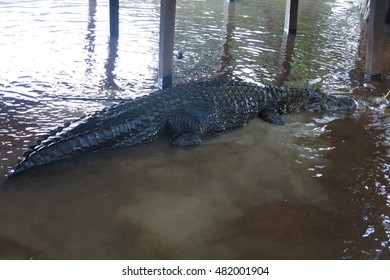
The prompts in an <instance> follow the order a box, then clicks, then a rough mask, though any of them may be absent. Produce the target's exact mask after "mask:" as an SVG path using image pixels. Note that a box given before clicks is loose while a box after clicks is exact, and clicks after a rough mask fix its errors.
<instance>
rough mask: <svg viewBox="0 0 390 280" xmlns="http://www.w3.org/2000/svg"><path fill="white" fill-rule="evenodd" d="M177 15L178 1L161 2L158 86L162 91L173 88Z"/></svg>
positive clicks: (167, 0)
mask: <svg viewBox="0 0 390 280" xmlns="http://www.w3.org/2000/svg"><path fill="white" fill-rule="evenodd" d="M175 14H176V0H161V6H160V43H159V66H158V84H159V86H160V88H162V89H166V88H168V87H170V86H172V71H173V44H174V37H175Z"/></svg>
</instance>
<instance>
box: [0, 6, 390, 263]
mask: <svg viewBox="0 0 390 280" xmlns="http://www.w3.org/2000/svg"><path fill="white" fill-rule="evenodd" d="M6 2H7V1H6ZM85 2H86V1H74V3H73V4H72V5H69V4H64V3H62V2H61V3H59V2H51V1H42V3H41V6H37V5H33V4H32V2H30V1H19V2H18V3H16V2H13V1H9V2H7V3H6V5H4V6H3V7H2V8H0V13H2V18H6V19H7V20H4V21H2V22H1V25H4V26H2V28H0V30H1V31H0V35H2V36H1V37H2V38H3V40H2V42H1V44H0V50H1V51H0V53H1V54H0V56H1V59H2V61H4V63H3V65H4V67H2V69H1V70H0V73H1V79H0V97H1V99H0V124H1V125H0V142H1V146H0V176H1V179H0V185H1V189H0V258H1V259H30V258H34V259H390V193H389V192H390V190H389V185H390V184H389V182H390V160H389V158H390V150H389V147H390V142H389V139H390V120H389V105H388V101H386V99H385V98H384V97H383V95H384V94H386V93H387V91H388V89H389V88H390V81H389V75H388V72H389V69H390V63H387V62H386V61H389V56H390V55H389V54H390V51H389V48H388V46H389V44H388V43H389V42H388V39H387V38H388V36H387V37H386V40H385V52H384V63H383V71H384V72H383V73H384V75H383V76H382V79H381V80H380V81H376V82H368V83H369V84H370V85H372V86H374V87H375V89H368V88H367V86H366V85H364V83H365V81H364V80H363V79H362V76H363V75H362V74H363V70H362V69H363V62H364V57H363V56H364V49H365V45H364V40H363V39H361V38H362V37H361V36H363V35H364V30H365V28H364V23H362V22H361V21H360V18H359V15H358V12H357V9H356V7H354V5H353V1H331V0H329V1H321V3H320V4H318V5H314V6H313V2H316V1H309V0H306V1H300V4H301V6H300V22H299V27H298V28H299V32H298V34H297V35H296V36H294V37H289V38H284V37H283V11H284V1H262V3H261V4H260V3H257V1H244V0H242V1H235V3H234V4H233V6H227V4H223V3H222V2H221V1H180V3H178V9H177V17H178V21H177V24H176V27H177V31H178V33H177V35H176V45H175V48H176V49H179V50H182V51H183V53H184V59H182V60H175V81H174V82H175V83H179V82H184V81H189V80H207V79H210V78H219V79H230V78H233V79H242V80H245V81H252V82H258V83H273V84H287V85H300V86H309V87H320V88H323V89H324V90H326V91H328V92H330V93H334V92H342V93H344V94H352V95H354V96H355V98H356V99H358V100H360V102H361V105H362V106H361V109H359V110H358V111H356V112H352V113H348V112H341V113H335V112H327V113H322V114H309V113H302V114H297V115H289V116H286V122H287V124H286V126H273V125H270V124H268V123H265V122H263V121H261V120H253V121H251V122H250V124H249V125H247V126H246V127H244V128H241V129H237V130H234V131H231V132H229V133H224V134H220V135H217V136H215V137H208V138H206V139H204V141H203V143H202V144H201V145H200V146H199V147H195V148H190V149H182V148H176V147H173V146H172V145H171V144H170V141H171V139H169V137H166V138H163V139H160V140H158V141H157V142H155V143H153V144H151V145H148V146H144V147H140V148H135V149H116V150H105V151H101V152H98V153H94V154H91V155H88V156H84V157H80V158H77V159H74V160H68V161H63V162H58V163H55V164H52V165H49V166H44V167H41V168H37V169H35V170H31V171H29V172H26V173H25V174H23V175H22V176H19V177H16V178H13V179H12V180H7V179H6V178H5V175H6V174H7V172H8V170H9V168H10V167H11V166H12V165H13V164H14V163H15V162H16V161H17V158H18V156H20V155H21V154H22V153H23V151H24V150H25V149H26V148H27V147H28V146H29V145H31V144H32V143H33V142H34V141H35V139H36V138H38V137H40V136H42V135H44V133H45V132H46V131H48V130H50V129H52V128H55V127H56V126H57V125H60V124H61V123H63V122H66V121H69V120H72V119H74V118H77V117H79V116H81V115H83V114H85V113H90V112H93V111H95V110H99V109H101V108H103V107H104V106H109V105H111V104H112V103H115V102H117V101H116V100H117V99H122V98H130V97H134V96H136V95H139V94H146V93H148V92H150V91H151V90H153V89H154V88H155V87H156V84H155V83H156V65H157V42H158V18H157V17H156V16H157V15H158V10H159V9H158V2H159V1H132V2H131V4H130V3H123V4H122V9H123V10H122V11H123V12H122V14H123V16H122V21H123V23H122V24H123V28H122V29H121V30H122V31H121V32H122V33H121V36H120V39H119V41H118V42H115V41H114V42H113V41H112V40H109V39H108V38H107V33H106V32H107V30H106V28H107V25H106V24H107V14H106V12H107V9H108V8H107V3H105V2H106V1H102V2H101V1H97V5H96V6H95V5H94V4H93V3H94V2H93V1H92V2H90V4H89V6H88V3H85ZM220 2H221V3H220ZM53 3H54V4H53ZM91 3H92V4H91ZM316 3H317V2H316ZM224 5H225V6H224ZM48 10H50V11H51V13H48V12H47V11H48ZM21 13H23V15H24V16H23V17H22V18H21V17H20V15H21ZM3 15H4V17H3ZM53 15H61V17H53ZM5 16H6V17H5ZM141 18H142V20H140V19H141ZM17 19H19V20H17ZM20 19H22V20H20ZM126 24H127V26H131V27H129V28H127V29H126V28H125V26H126ZM29 27H31V29H30V28H29ZM389 30H390V29H389V28H388V27H386V34H388V32H389ZM38 31H39V32H38ZM33 38H34V40H33ZM32 40H33V41H32ZM31 42H34V43H33V44H32V43H31ZM4 53H7V55H4ZM47 56H49V58H47ZM387 99H388V97H387Z"/></svg>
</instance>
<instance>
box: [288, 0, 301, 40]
mask: <svg viewBox="0 0 390 280" xmlns="http://www.w3.org/2000/svg"><path fill="white" fill-rule="evenodd" d="M298 2H299V0H286V13H285V17H284V32H286V33H296V32H297V22H298Z"/></svg>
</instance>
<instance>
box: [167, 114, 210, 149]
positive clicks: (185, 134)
mask: <svg viewBox="0 0 390 280" xmlns="http://www.w3.org/2000/svg"><path fill="white" fill-rule="evenodd" d="M167 128H168V130H169V131H170V132H171V133H172V135H173V137H174V138H175V140H174V141H173V144H174V145H178V146H194V145H199V144H200V142H201V141H202V139H201V137H202V135H203V129H202V125H201V123H200V122H199V121H198V120H196V119H195V118H194V117H193V116H191V115H190V114H188V113H185V112H179V113H175V114H173V115H172V116H170V117H169V118H168V120H167Z"/></svg>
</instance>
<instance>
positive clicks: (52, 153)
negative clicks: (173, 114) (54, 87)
mask: <svg viewBox="0 0 390 280" xmlns="http://www.w3.org/2000/svg"><path fill="white" fill-rule="evenodd" d="M72 125H73V124H71V125H70V127H72ZM80 126H82V125H75V126H73V128H72V130H70V131H68V130H67V129H62V128H61V129H58V131H59V132H57V133H55V131H57V130H54V131H52V132H51V134H54V135H50V136H46V137H44V138H43V139H41V140H38V141H37V144H36V145H33V146H30V148H29V150H28V151H26V152H25V153H24V154H23V157H22V158H21V159H20V160H19V161H18V163H17V164H16V165H15V166H14V167H13V169H11V171H10V173H9V176H13V175H16V174H18V173H20V172H23V171H25V170H28V169H31V168H34V167H37V166H41V165H46V164H49V163H52V162H55V161H59V160H62V159H68V158H74V157H78V156H80V155H83V154H86V153H89V152H93V151H98V150H103V149H106V148H109V147H131V146H136V145H139V144H143V143H147V142H151V141H153V140H155V139H157V138H158V136H159V135H160V134H161V131H162V130H163V129H164V122H162V121H160V122H159V121H157V122H153V123H151V122H150V119H149V118H148V117H147V116H140V117H138V118H136V119H133V120H130V121H124V122H121V123H117V124H112V125H110V126H105V127H102V128H99V129H93V130H89V131H84V132H83V131H80ZM72 131H77V134H72Z"/></svg>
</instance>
